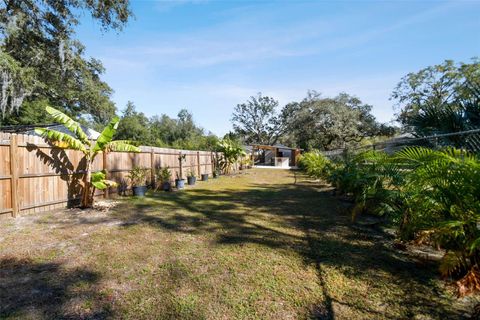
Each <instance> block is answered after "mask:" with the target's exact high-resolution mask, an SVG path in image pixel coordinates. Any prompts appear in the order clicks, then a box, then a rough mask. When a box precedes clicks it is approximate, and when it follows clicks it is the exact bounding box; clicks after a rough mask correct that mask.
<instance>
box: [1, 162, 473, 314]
mask: <svg viewBox="0 0 480 320" xmlns="http://www.w3.org/2000/svg"><path fill="white" fill-rule="evenodd" d="M347 209H348V203H345V202H342V201H341V200H339V199H337V198H335V197H333V196H332V195H331V191H330V190H329V189H328V188H327V187H325V186H321V185H319V184H318V183H313V182H309V181H308V180H305V178H304V177H302V176H300V175H299V174H298V173H297V174H295V173H294V172H293V171H284V170H250V171H249V172H248V173H246V174H242V175H240V176H236V177H222V178H220V179H217V180H211V181H208V182H199V183H198V184H197V186H195V187H193V188H189V189H187V190H184V191H182V192H173V193H163V192H162V193H156V194H151V195H150V196H149V197H147V198H145V199H127V200H121V201H119V202H118V203H117V206H116V207H114V208H111V209H110V210H105V211H98V210H89V211H80V210H67V211H64V212H59V213H51V214H41V215H37V216H32V217H22V218H19V219H16V220H13V219H8V220H3V221H0V230H2V233H0V318H33V319H37V318H45V319H50V318H54V317H64V318H95V319H97V318H127V319H304V318H316V319H386V318H387V319H398V318H415V319H430V318H433V319H446V318H461V317H462V316H464V315H465V312H466V311H465V310H463V309H464V308H467V306H465V304H466V303H465V300H462V301H463V304H462V303H461V302H462V301H460V300H457V299H455V298H453V297H452V296H451V293H449V292H451V289H449V288H448V287H446V286H445V284H444V282H442V281H441V280H439V279H438V278H437V271H436V269H435V268H436V267H435V266H432V265H431V264H427V263H424V262H422V261H414V260H412V259H411V258H408V257H407V256H405V255H404V254H403V253H401V252H399V251H396V250H395V249H393V248H392V246H391V240H392V239H390V238H389V237H388V236H387V235H385V234H383V233H382V232H381V231H380V230H376V231H374V230H368V229H365V228H357V227H354V226H352V225H351V223H350V217H349V215H348V212H347V211H348V210H347ZM467 310H468V309H467Z"/></svg>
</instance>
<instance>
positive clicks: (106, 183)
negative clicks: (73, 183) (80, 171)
mask: <svg viewBox="0 0 480 320" xmlns="http://www.w3.org/2000/svg"><path fill="white" fill-rule="evenodd" d="M46 111H47V112H48V113H49V114H50V115H51V116H52V118H53V119H54V120H55V121H56V122H58V123H61V124H63V125H64V126H65V127H66V128H67V129H68V130H69V131H70V132H72V134H73V136H71V135H69V134H67V133H63V132H60V131H57V130H53V129H48V128H36V129H35V132H36V133H37V134H39V135H40V136H42V137H43V138H44V139H46V140H48V141H50V142H51V143H52V144H54V145H55V146H57V147H59V148H64V149H73V150H78V151H81V152H82V153H83V155H84V158H85V161H86V167H85V174H84V176H83V189H82V199H81V207H82V208H90V207H92V206H93V195H94V193H95V189H100V190H104V189H106V188H109V187H113V186H116V183H115V182H114V181H111V180H107V179H106V172H103V171H98V172H92V163H93V160H94V159H95V157H96V156H97V155H98V154H99V153H101V152H110V151H119V152H140V149H139V148H138V147H136V146H134V145H133V144H132V142H130V141H126V140H115V141H114V140H113V136H114V134H115V132H116V130H117V127H118V122H119V119H118V117H115V118H113V119H112V121H111V122H110V123H109V124H108V125H107V126H106V127H105V129H103V131H102V133H101V134H100V136H99V137H98V139H97V140H96V141H94V140H90V139H89V138H88V136H87V135H86V134H85V132H84V131H83V130H82V127H81V126H80V124H79V123H78V122H76V121H74V120H73V119H71V118H70V117H69V116H67V115H66V114H64V113H62V112H60V111H58V110H57V109H55V108H52V107H46Z"/></svg>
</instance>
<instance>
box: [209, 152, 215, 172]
mask: <svg viewBox="0 0 480 320" xmlns="http://www.w3.org/2000/svg"><path fill="white" fill-rule="evenodd" d="M213 158H214V157H213V151H210V164H211V166H212V175H213V173H214V172H215V161H214V159H213Z"/></svg>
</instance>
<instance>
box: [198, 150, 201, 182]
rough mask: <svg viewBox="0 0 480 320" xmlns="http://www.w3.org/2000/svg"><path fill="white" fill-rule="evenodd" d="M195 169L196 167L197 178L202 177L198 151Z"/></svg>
mask: <svg viewBox="0 0 480 320" xmlns="http://www.w3.org/2000/svg"><path fill="white" fill-rule="evenodd" d="M197 167H198V176H199V177H200V176H201V175H202V168H200V151H197Z"/></svg>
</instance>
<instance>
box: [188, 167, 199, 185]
mask: <svg viewBox="0 0 480 320" xmlns="http://www.w3.org/2000/svg"><path fill="white" fill-rule="evenodd" d="M187 182H188V185H189V186H193V185H195V182H197V177H195V172H193V170H189V171H188V174H187Z"/></svg>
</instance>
